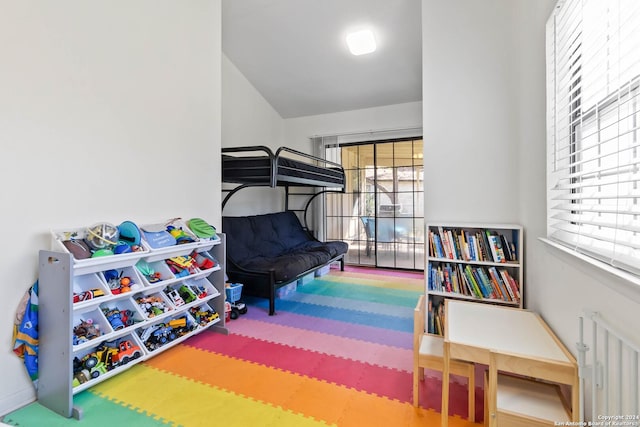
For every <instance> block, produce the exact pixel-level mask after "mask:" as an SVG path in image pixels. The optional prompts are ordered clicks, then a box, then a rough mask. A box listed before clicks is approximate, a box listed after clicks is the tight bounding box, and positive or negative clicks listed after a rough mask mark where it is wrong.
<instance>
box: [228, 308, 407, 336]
mask: <svg viewBox="0 0 640 427" xmlns="http://www.w3.org/2000/svg"><path fill="white" fill-rule="evenodd" d="M254 301H261V300H260V299H257V298H256V299H251V300H248V301H247V302H248V303H250V304H252V303H253V302H254ZM280 302H281V300H277V301H276V315H275V316H269V315H268V314H267V311H266V309H264V307H263V309H260V307H258V306H251V307H250V308H249V311H248V312H247V314H245V315H244V316H242V317H240V321H243V320H244V319H252V320H259V321H263V322H266V323H271V324H278V325H284V326H292V327H295V328H300V329H306V330H310V331H317V332H324V333H328V334H332V335H339V336H342V337H347V338H356V339H360V340H363V341H369V342H374V343H380V344H386V345H390V346H394V347H401V348H411V346H412V339H413V323H412V325H411V329H410V330H409V331H397V330H390V329H387V328H379V327H376V326H374V325H369V324H366V325H362V324H354V323H350V322H349V321H348V320H346V321H345V320H335V319H332V318H330V317H315V316H308V315H301V314H296V313H292V312H289V311H287V310H286V309H285V307H280V305H279V304H280ZM292 304H293V303H292ZM263 305H264V304H263ZM256 307H258V309H256ZM336 311H340V310H336ZM412 322H413V321H412ZM229 329H230V330H231V331H233V321H231V322H230V324H229Z"/></svg>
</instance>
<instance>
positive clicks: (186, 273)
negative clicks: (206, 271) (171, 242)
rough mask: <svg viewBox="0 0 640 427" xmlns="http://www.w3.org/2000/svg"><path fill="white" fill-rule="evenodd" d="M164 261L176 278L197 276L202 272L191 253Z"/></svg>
mask: <svg viewBox="0 0 640 427" xmlns="http://www.w3.org/2000/svg"><path fill="white" fill-rule="evenodd" d="M164 263H165V264H166V265H167V267H168V268H169V270H170V271H171V273H172V274H173V275H174V276H175V277H176V278H180V279H183V278H185V277H196V276H200V275H201V273H202V271H201V270H200V269H199V268H198V265H197V264H196V261H195V259H194V258H192V257H191V256H190V255H186V256H182V255H181V256H175V257H171V258H167V259H165V260H164Z"/></svg>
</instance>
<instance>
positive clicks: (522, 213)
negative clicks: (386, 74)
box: [422, 0, 640, 354]
mask: <svg viewBox="0 0 640 427" xmlns="http://www.w3.org/2000/svg"><path fill="white" fill-rule="evenodd" d="M554 3H555V1H553V0H544V1H529V0H486V1H483V2H477V1H475V0H450V1H447V2H442V1H439V0H423V2H422V12H423V99H424V105H423V108H424V135H425V205H426V206H425V215H426V217H427V221H429V220H443V221H473V222H480V221H483V222H516V223H520V224H522V225H523V226H524V229H525V242H526V245H525V263H526V264H525V286H526V298H525V304H526V306H527V307H528V308H531V309H534V310H536V311H538V312H540V313H541V314H542V316H543V317H544V318H545V319H546V320H547V322H548V323H549V324H550V326H551V327H552V329H554V331H555V332H556V333H557V334H558V335H559V337H560V339H561V340H562V341H563V342H564V343H565V344H566V345H567V347H568V348H569V349H570V350H571V351H572V352H574V354H575V351H576V349H575V342H576V341H577V340H578V316H579V315H581V314H582V310H583V309H585V308H588V309H593V310H597V311H600V312H601V313H602V315H603V316H604V317H605V318H607V319H609V320H610V321H611V322H612V323H614V324H616V325H618V326H619V327H620V328H625V329H626V330H627V331H628V333H629V335H631V336H632V337H633V338H635V340H636V342H640V330H639V329H638V328H637V326H638V320H637V314H636V313H637V312H638V309H639V308H640V307H639V304H638V302H637V301H634V300H632V299H630V298H627V297H626V296H625V295H624V294H623V293H620V292H618V291H617V290H615V289H613V288H612V287H611V286H616V285H618V286H621V285H623V284H622V283H621V281H619V280H616V279H614V278H612V277H609V276H608V275H606V274H602V273H600V272H598V271H597V270H595V269H594V268H592V267H589V266H586V265H585V264H583V263H582V262H580V261H578V260H576V259H575V258H573V257H570V256H566V255H562V254H561V253H560V252H559V251H557V250H555V249H552V248H549V247H547V246H546V245H545V244H543V243H541V242H540V241H539V240H538V238H539V237H544V236H545V233H546V193H545V185H546V184H545V180H546V172H545V167H546V164H545V161H546V156H545V139H546V122H545V120H546V119H545V117H546V112H545V91H546V89H545V56H544V55H545V38H544V37H545V33H544V32H545V22H546V20H547V17H548V16H549V13H550V12H551V10H552V7H553V5H554ZM618 289H619V288H618Z"/></svg>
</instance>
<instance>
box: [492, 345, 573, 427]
mask: <svg viewBox="0 0 640 427" xmlns="http://www.w3.org/2000/svg"><path fill="white" fill-rule="evenodd" d="M501 370H505V371H508V372H509V374H506V373H502V372H500V371H501ZM513 374H516V375H513ZM575 377H576V374H575V366H571V365H570V364H567V366H566V367H564V366H555V367H554V368H553V369H550V368H549V365H548V364H545V361H544V360H536V359H531V358H524V357H522V356H518V355H513V354H502V353H495V352H491V354H490V356H489V371H488V372H487V374H486V375H485V405H484V407H485V412H484V419H485V426H489V427H496V426H499V427H525V426H527V427H536V426H553V425H557V424H555V423H556V422H558V421H560V422H564V421H569V420H572V419H573V420H575V418H574V417H572V411H571V408H570V406H571V405H570V404H568V402H567V400H566V399H565V397H564V395H563V394H562V391H561V388H560V384H567V385H569V386H574V385H575V382H574V381H575ZM576 410H577V408H576ZM574 416H575V414H574Z"/></svg>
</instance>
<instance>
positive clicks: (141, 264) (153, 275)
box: [136, 259, 162, 283]
mask: <svg viewBox="0 0 640 427" xmlns="http://www.w3.org/2000/svg"><path fill="white" fill-rule="evenodd" d="M136 268H137V269H138V271H139V272H140V273H142V274H143V275H144V276H145V277H146V278H147V281H148V282H149V283H156V282H159V281H161V280H162V275H161V274H160V273H159V272H156V271H155V270H154V269H153V267H151V265H149V263H148V262H146V261H145V260H143V259H141V260H140V261H138V263H137V264H136Z"/></svg>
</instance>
